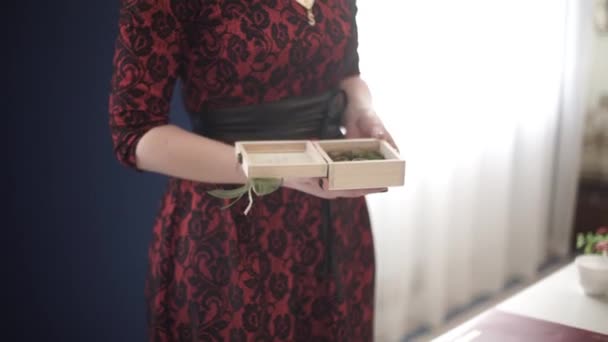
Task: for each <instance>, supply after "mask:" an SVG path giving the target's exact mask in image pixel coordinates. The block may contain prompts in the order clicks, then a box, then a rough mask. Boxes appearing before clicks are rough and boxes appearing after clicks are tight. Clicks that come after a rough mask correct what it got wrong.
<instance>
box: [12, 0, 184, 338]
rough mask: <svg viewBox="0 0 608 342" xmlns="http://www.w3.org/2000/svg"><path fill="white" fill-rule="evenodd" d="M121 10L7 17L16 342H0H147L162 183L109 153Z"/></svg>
mask: <svg viewBox="0 0 608 342" xmlns="http://www.w3.org/2000/svg"><path fill="white" fill-rule="evenodd" d="M118 4H119V2H118V0H113V1H82V0H80V1H74V0H73V1H65V0H64V1H20V2H18V3H17V5H13V6H18V8H12V9H10V10H9V11H3V12H4V13H5V17H11V18H10V19H12V20H11V25H10V26H12V27H11V28H10V30H9V31H7V30H4V33H5V34H6V33H9V35H10V38H8V40H5V43H4V44H5V45H6V46H7V47H8V50H9V52H10V53H9V58H10V60H9V64H8V68H7V70H5V71H6V72H7V74H8V76H7V77H5V78H4V79H5V80H6V81H7V83H8V84H5V85H8V87H7V88H8V90H7V91H6V92H4V95H6V96H4V95H3V97H5V99H6V100H7V102H8V106H3V107H4V108H6V109H7V110H6V114H5V115H7V116H8V119H6V116H5V121H4V122H5V134H3V138H4V139H6V144H4V146H6V147H7V148H6V149H5V154H6V155H7V156H8V160H9V163H8V167H7V168H4V170H3V171H6V170H8V172H9V174H8V177H7V178H5V180H8V181H7V182H6V184H5V187H4V188H5V193H8V195H9V200H10V204H9V205H8V207H5V208H8V213H7V214H6V215H5V221H4V224H3V227H2V228H3V230H4V231H5V232H6V233H7V234H5V238H6V241H4V243H3V245H5V246H7V248H4V250H3V254H6V255H5V258H3V259H4V262H5V265H6V266H5V267H4V270H5V272H4V273H5V274H4V276H3V279H4V281H3V283H4V284H5V285H6V284H8V286H9V287H10V289H9V290H6V291H5V294H6V297H7V299H8V302H9V304H10V305H11V307H12V309H11V310H7V311H5V312H8V313H9V314H11V315H10V316H11V317H10V319H9V322H10V323H9V324H10V328H12V329H9V332H12V333H13V334H15V337H13V338H12V339H5V338H0V339H1V340H7V341H8V340H14V341H33V340H35V339H36V340H39V341H61V342H67V341H81V342H94V341H104V342H108V341H112V342H118V341H144V339H145V311H144V297H143V288H144V276H145V271H146V267H147V259H146V248H147V244H148V241H149V239H150V235H151V227H152V224H153V221H154V215H155V213H156V209H157V206H158V203H159V198H160V196H161V194H162V191H163V187H164V184H165V178H164V177H161V176H158V175H151V174H137V173H135V172H133V171H131V170H128V169H126V168H124V167H122V166H120V165H119V164H118V162H117V161H116V160H115V159H114V157H113V155H112V151H111V140H110V134H109V130H108V114H107V103H108V91H109V85H110V77H111V68H112V65H111V62H112V54H113V45H114V39H115V35H116V32H117V13H118ZM12 21H14V23H13V22H12ZM174 99H175V100H179V96H178V95H176V97H175V98H174ZM174 102H175V101H174ZM174 109H175V111H176V112H177V113H178V114H177V116H176V118H177V119H176V120H177V122H179V123H181V122H183V117H184V116H183V111H182V109H181V108H180V107H179V106H176V104H174ZM4 139H3V140H4ZM13 320H15V321H14V322H13ZM0 334H1V333H0ZM0 336H2V335H0Z"/></svg>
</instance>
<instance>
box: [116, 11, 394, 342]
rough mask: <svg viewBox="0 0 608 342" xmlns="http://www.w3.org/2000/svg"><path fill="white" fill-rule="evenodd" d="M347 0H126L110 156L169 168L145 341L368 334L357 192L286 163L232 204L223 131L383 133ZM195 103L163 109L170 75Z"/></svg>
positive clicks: (233, 173)
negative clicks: (332, 187) (226, 193)
mask: <svg viewBox="0 0 608 342" xmlns="http://www.w3.org/2000/svg"><path fill="white" fill-rule="evenodd" d="M355 12H356V6H355V4H354V0H326V1H318V2H316V3H313V1H310V3H308V2H304V0H256V1H239V0H208V1H203V0H122V3H121V9H120V20H119V29H120V31H119V34H118V37H117V41H116V50H115V57H114V74H113V78H112V91H111V94H110V127H111V132H112V138H113V142H114V148H115V153H116V156H117V158H118V159H119V160H120V161H121V162H122V163H123V164H124V165H126V166H128V167H131V168H133V169H135V170H137V171H139V172H144V171H147V172H156V173H161V174H164V175H168V176H170V182H169V186H168V189H167V192H166V194H165V195H164V198H163V200H162V205H161V208H160V211H159V213H158V217H157V220H156V223H155V226H154V230H153V232H154V233H153V240H152V242H151V245H150V249H149V261H150V266H149V273H148V279H147V281H146V298H147V304H148V312H149V315H148V324H149V338H150V340H151V341H266V340H268V341H275V340H280V341H370V340H372V335H373V331H372V330H373V329H372V326H373V314H374V306H373V304H374V295H373V294H374V249H373V240H372V234H371V230H370V222H369V217H368V212H367V208H366V204H365V199H364V197H363V196H364V195H366V194H368V193H371V192H376V191H379V190H368V191H326V190H323V189H322V188H321V187H320V186H319V183H318V180H311V179H286V180H284V183H283V186H282V187H281V189H279V190H278V191H276V192H274V193H272V194H270V195H267V196H264V197H260V198H256V199H255V203H254V206H253V208H252V210H251V212H249V213H248V215H244V214H243V210H244V208H245V206H246V203H245V202H246V201H241V202H238V203H237V204H236V205H234V206H233V207H231V208H230V209H228V210H222V207H223V206H224V205H225V204H226V203H227V202H226V201H225V200H220V199H217V198H215V197H212V196H209V195H208V191H209V190H211V189H217V188H222V187H223V188H226V187H228V186H236V185H238V184H244V183H245V182H246V181H247V179H246V177H245V175H244V174H243V173H242V171H241V169H240V167H239V165H238V162H237V160H236V158H235V152H234V148H233V145H232V143H233V142H234V141H236V140H250V139H304V138H306V139H317V138H340V137H342V132H341V130H340V128H341V126H343V127H342V128H344V129H345V130H346V133H347V135H346V136H347V137H372V136H374V137H385V138H387V139H389V140H390V136H389V135H388V133H386V132H385V130H384V127H383V125H382V123H381V122H380V120H379V119H378V117H377V116H376V115H375V113H374V111H373V109H372V107H371V99H370V94H369V91H368V88H367V86H366V84H365V83H364V81H363V80H361V78H359V68H358V55H357V30H356V23H355ZM178 78H179V79H180V80H181V82H182V83H183V89H182V90H183V96H184V101H185V106H186V108H187V110H188V112H189V113H190V117H191V119H192V130H191V131H187V130H183V129H181V128H178V127H176V126H173V125H171V124H170V123H169V119H168V111H169V103H170V100H171V97H172V92H173V88H174V84H175V81H176V80H177V79H178Z"/></svg>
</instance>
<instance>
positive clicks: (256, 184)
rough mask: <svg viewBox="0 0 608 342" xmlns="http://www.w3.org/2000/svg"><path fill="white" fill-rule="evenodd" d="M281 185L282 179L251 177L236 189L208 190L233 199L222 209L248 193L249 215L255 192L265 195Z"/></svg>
mask: <svg viewBox="0 0 608 342" xmlns="http://www.w3.org/2000/svg"><path fill="white" fill-rule="evenodd" d="M281 185H283V180H282V179H274V178H256V179H250V180H249V181H248V182H247V183H246V184H244V185H243V186H240V187H238V188H236V189H229V190H224V189H217V190H211V191H208V193H209V195H211V196H213V197H217V198H221V199H229V200H233V201H232V202H231V203H229V204H228V205H226V206H225V207H223V208H222V209H227V208H229V207H231V206H232V205H234V204H235V203H236V202H237V201H238V200H240V199H241V197H243V196H244V195H245V194H248V197H249V205H248V206H247V208H246V209H245V212H244V214H245V215H247V214H248V213H249V210H251V207H252V206H253V194H255V195H256V196H265V195H268V194H270V193H272V192H275V191H276V190H278V189H279V188H280V187H281Z"/></svg>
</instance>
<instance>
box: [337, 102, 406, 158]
mask: <svg viewBox="0 0 608 342" xmlns="http://www.w3.org/2000/svg"><path fill="white" fill-rule="evenodd" d="M344 126H345V128H346V138H348V139H356V138H375V139H382V140H386V141H387V142H388V143H389V144H391V146H393V147H394V148H395V149H396V150H397V151H399V148H398V147H397V144H396V143H395V140H394V139H393V137H392V136H391V134H390V133H389V132H388V131H387V130H386V128H385V127H384V124H383V123H382V120H380V118H379V117H378V115H377V114H376V112H374V111H373V110H365V111H358V112H353V111H350V112H349V111H347V112H346V116H345V123H344Z"/></svg>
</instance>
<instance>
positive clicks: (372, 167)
mask: <svg viewBox="0 0 608 342" xmlns="http://www.w3.org/2000/svg"><path fill="white" fill-rule="evenodd" d="M314 144H315V146H316V147H317V149H318V150H319V152H320V153H321V155H322V156H323V158H324V159H325V161H326V162H327V164H328V167H329V168H328V176H327V182H326V188H328V189H330V190H347V189H366V188H367V189H369V188H385V187H392V186H402V185H403V183H404V177H405V161H404V160H402V159H401V158H400V156H399V153H398V152H397V151H396V150H395V149H394V148H393V147H392V146H390V144H388V143H387V142H386V141H383V140H377V139H348V140H324V141H323V140H322V141H317V142H315V143H314ZM357 149H359V150H373V151H378V152H380V153H381V154H382V155H383V156H384V158H385V159H382V160H361V161H333V160H332V159H331V157H329V154H328V152H334V151H350V150H357Z"/></svg>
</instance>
